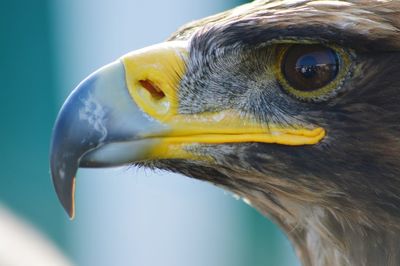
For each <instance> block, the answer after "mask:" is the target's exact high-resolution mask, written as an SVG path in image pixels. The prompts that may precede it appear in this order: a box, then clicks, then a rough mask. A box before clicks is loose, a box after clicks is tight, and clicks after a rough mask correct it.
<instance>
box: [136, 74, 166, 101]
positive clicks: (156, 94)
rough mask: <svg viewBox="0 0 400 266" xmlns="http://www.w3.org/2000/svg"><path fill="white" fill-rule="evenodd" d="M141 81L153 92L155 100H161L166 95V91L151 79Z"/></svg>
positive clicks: (141, 83) (140, 81)
mask: <svg viewBox="0 0 400 266" xmlns="http://www.w3.org/2000/svg"><path fill="white" fill-rule="evenodd" d="M139 83H140V85H142V87H143V88H144V89H146V90H147V91H148V92H149V93H150V94H151V96H152V97H153V98H154V99H155V100H161V99H162V98H164V97H165V93H164V92H163V91H162V90H161V89H160V88H159V87H157V86H156V85H155V84H154V83H153V82H151V81H150V80H148V79H145V80H139Z"/></svg>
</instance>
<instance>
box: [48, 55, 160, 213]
mask: <svg viewBox="0 0 400 266" xmlns="http://www.w3.org/2000/svg"><path fill="white" fill-rule="evenodd" d="M166 131H168V127H167V126H166V125H163V124H161V123H159V122H157V121H155V120H153V119H150V118H148V116H147V115H146V114H144V113H143V112H142V111H141V109H139V107H138V106H137V105H136V104H135V102H134V101H133V100H132V97H131V96H130V94H129V92H128V90H127V86H126V81H125V69H124V66H123V64H122V63H121V62H120V61H116V62H114V63H112V64H110V65H107V66H105V67H103V68H101V69H100V70H98V71H96V72H95V73H93V74H92V75H91V76H89V77H88V78H87V79H86V80H84V81H83V82H82V83H81V84H79V85H78V87H77V88H76V89H75V90H74V91H73V92H72V93H71V95H70V96H69V97H68V99H67V100H66V102H65V103H64V105H63V107H62V109H61V111H60V113H59V115H58V118H57V121H56V124H55V127H54V129H53V137H52V141H51V150H50V168H51V175H52V179H53V183H54V187H55V190H56V193H57V195H58V198H59V200H60V201H61V204H62V205H63V207H64V209H65V210H66V211H67V213H68V215H69V216H70V217H71V218H72V217H73V216H74V188H75V185H74V183H75V176H76V173H77V169H78V167H107V166H118V165H124V164H127V163H130V162H132V161H138V160H142V159H144V158H145V154H146V151H147V150H148V149H151V148H152V147H154V145H156V142H157V140H155V139H151V138H146V137H147V136H151V135H157V134H161V133H163V132H166ZM122 144H123V145H122Z"/></svg>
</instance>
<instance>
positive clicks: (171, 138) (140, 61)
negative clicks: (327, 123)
mask: <svg viewBox="0 0 400 266" xmlns="http://www.w3.org/2000/svg"><path fill="white" fill-rule="evenodd" d="M187 56H188V52H187V48H186V47H185V43H183V42H167V43H164V44H162V45H156V46H153V47H150V48H147V49H145V50H139V51H136V52H134V53H130V54H128V55H126V56H124V57H122V59H121V60H122V62H123V63H124V66H125V71H126V81H127V85H128V90H129V92H130V94H131V96H132V98H133V99H134V101H135V102H136V104H137V105H138V106H139V107H140V108H141V109H142V110H143V111H144V112H146V113H147V114H148V115H150V116H151V117H152V118H154V119H156V120H158V121H160V122H162V123H165V124H167V125H168V126H169V128H170V131H169V132H167V133H164V134H163V135H152V136H151V135H149V136H144V137H146V138H153V139H154V140H156V139H157V140H159V142H158V144H157V145H156V147H155V148H154V149H153V150H152V151H150V153H149V154H148V156H149V157H151V158H158V159H160V158H170V159H172V158H175V159H178V158H180V159H183V158H186V159H196V158H197V157H199V156H196V155H194V154H191V153H190V152H188V151H187V149H185V148H187V147H188V146H189V145H191V144H197V143H203V144H221V143H238V142H263V143H276V144H282V145H292V146H298V145H312V144H316V143H319V142H320V141H321V140H322V139H323V138H324V136H325V134H326V133H325V130H324V129H323V128H320V127H314V128H311V129H308V128H304V127H301V126H296V125H293V126H292V127H287V128H284V127H278V126H276V127H275V126H273V125H270V124H269V125H263V124H261V123H259V122H257V121H256V120H255V119H252V118H249V117H243V116H241V115H240V114H239V113H237V112H236V111H234V110H225V111H222V112H217V113H200V114H191V115H183V114H179V113H178V104H179V102H178V95H177V89H178V87H179V82H180V79H181V78H182V77H183V75H184V74H185V68H186V65H185V58H187ZM203 159H204V158H203Z"/></svg>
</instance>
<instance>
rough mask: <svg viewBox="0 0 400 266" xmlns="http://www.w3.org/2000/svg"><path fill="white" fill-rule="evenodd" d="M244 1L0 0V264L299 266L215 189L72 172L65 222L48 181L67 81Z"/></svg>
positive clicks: (265, 224) (274, 234)
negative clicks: (71, 201)
mask: <svg viewBox="0 0 400 266" xmlns="http://www.w3.org/2000/svg"><path fill="white" fill-rule="evenodd" d="M244 2H246V1H241V0H190V1H187V0H169V1H163V0H153V1H136V0H113V1H109V0H84V1H83V0H36V1H29V0H25V1H24V0H15V1H1V3H0V32H1V36H0V80H1V84H2V85H1V89H0V93H1V97H0V101H1V102H0V119H1V131H0V134H1V137H2V138H1V139H2V142H1V145H0V156H1V160H0V166H1V172H0V265H1V266H2V265H7V266H8V265H11V266H14V265H15V266H19V265H23V266H25V265H45V263H44V261H45V260H47V261H48V262H49V263H48V265H54V266H57V265H85V266H86V265H99V266H101V265H138V266H141V265H145V266H155V265H163V266H188V265H193V266H202V265H211V266H213V265H215V266H217V265H218V266H228V265H229V266H244V265H252V266H258V265H274V266H275V265H282V266H285V265H291V266H292V265H298V262H297V259H296V257H295V255H294V252H293V250H292V248H291V246H290V244H289V242H288V241H287V239H286V238H285V236H284V235H283V234H282V233H281V231H279V229H278V228H277V227H276V226H275V225H274V224H272V223H271V222H270V221H268V220H267V219H266V218H264V217H262V216H261V215H260V214H258V213H257V212H256V211H255V210H253V209H252V208H251V207H249V206H247V205H246V204H245V203H244V202H243V201H241V200H238V199H235V198H234V197H233V196H232V195H231V194H230V193H228V192H225V191H223V190H221V189H218V188H216V187H214V186H212V185H209V184H206V183H203V182H199V181H196V180H191V179H189V178H185V177H182V176H179V175H175V174H170V173H166V172H156V173H155V172H152V171H149V170H147V171H146V170H138V169H132V168H130V169H126V168H117V169H108V170H80V171H79V173H78V179H77V195H76V201H77V206H76V207H77V209H76V219H75V220H74V221H69V219H68V218H67V216H66V214H65V213H64V211H63V209H62V207H61V205H60V204H59V203H58V200H57V198H56V195H55V193H54V191H53V187H52V183H51V180H50V175H49V165H48V156H49V155H48V150H49V141H50V136H51V129H52V125H53V123H54V120H55V118H56V115H57V111H58V109H59V108H60V107H61V104H62V102H63V100H64V99H65V98H66V96H67V95H68V93H69V92H70V91H71V90H72V89H73V87H74V86H76V85H77V84H78V83H79V82H80V81H81V80H82V79H84V78H85V77H86V76H87V75H88V74H90V73H91V72H93V71H94V70H96V69H97V68H99V67H101V66H103V65H105V64H107V63H109V62H111V61H113V60H115V59H116V58H118V57H120V56H121V55H123V54H125V53H127V52H129V51H131V50H134V49H138V48H141V47H144V46H147V45H151V44H154V43H158V42H162V41H163V40H164V39H166V38H167V37H168V36H169V35H170V34H171V33H172V32H174V31H175V30H176V29H177V28H178V27H179V26H181V25H182V24H184V23H185V22H189V21H191V20H194V19H198V18H201V17H204V16H207V15H211V14H214V13H216V12H220V11H223V10H226V9H229V8H231V7H234V6H237V5H239V4H242V3H244ZM34 247H35V248H34ZM13 252H14V253H13ZM33 253H38V254H39V255H40V253H43V254H42V255H44V260H40V258H39V259H38V260H35V259H34V256H35V254H33ZM39 255H38V256H39ZM50 255H53V256H50ZM14 257H15V258H14ZM22 258H25V260H23V259H22ZM42 259H43V258H42Z"/></svg>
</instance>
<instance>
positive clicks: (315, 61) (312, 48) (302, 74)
mask: <svg viewBox="0 0 400 266" xmlns="http://www.w3.org/2000/svg"><path fill="white" fill-rule="evenodd" d="M338 70H339V59H338V56H337V54H336V52H335V51H333V50H332V49H330V48H328V47H325V46H322V45H301V44H299V45H293V46H292V47H290V48H289V49H288V51H287V52H286V55H285V57H284V62H283V64H282V71H283V74H284V75H285V77H286V79H287V81H288V83H289V84H290V85H291V86H292V87H293V88H294V89H296V90H300V91H313V90H317V89H320V88H322V87H324V86H325V85H327V84H328V83H329V82H331V81H332V80H334V79H335V77H336V75H337V73H338Z"/></svg>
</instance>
